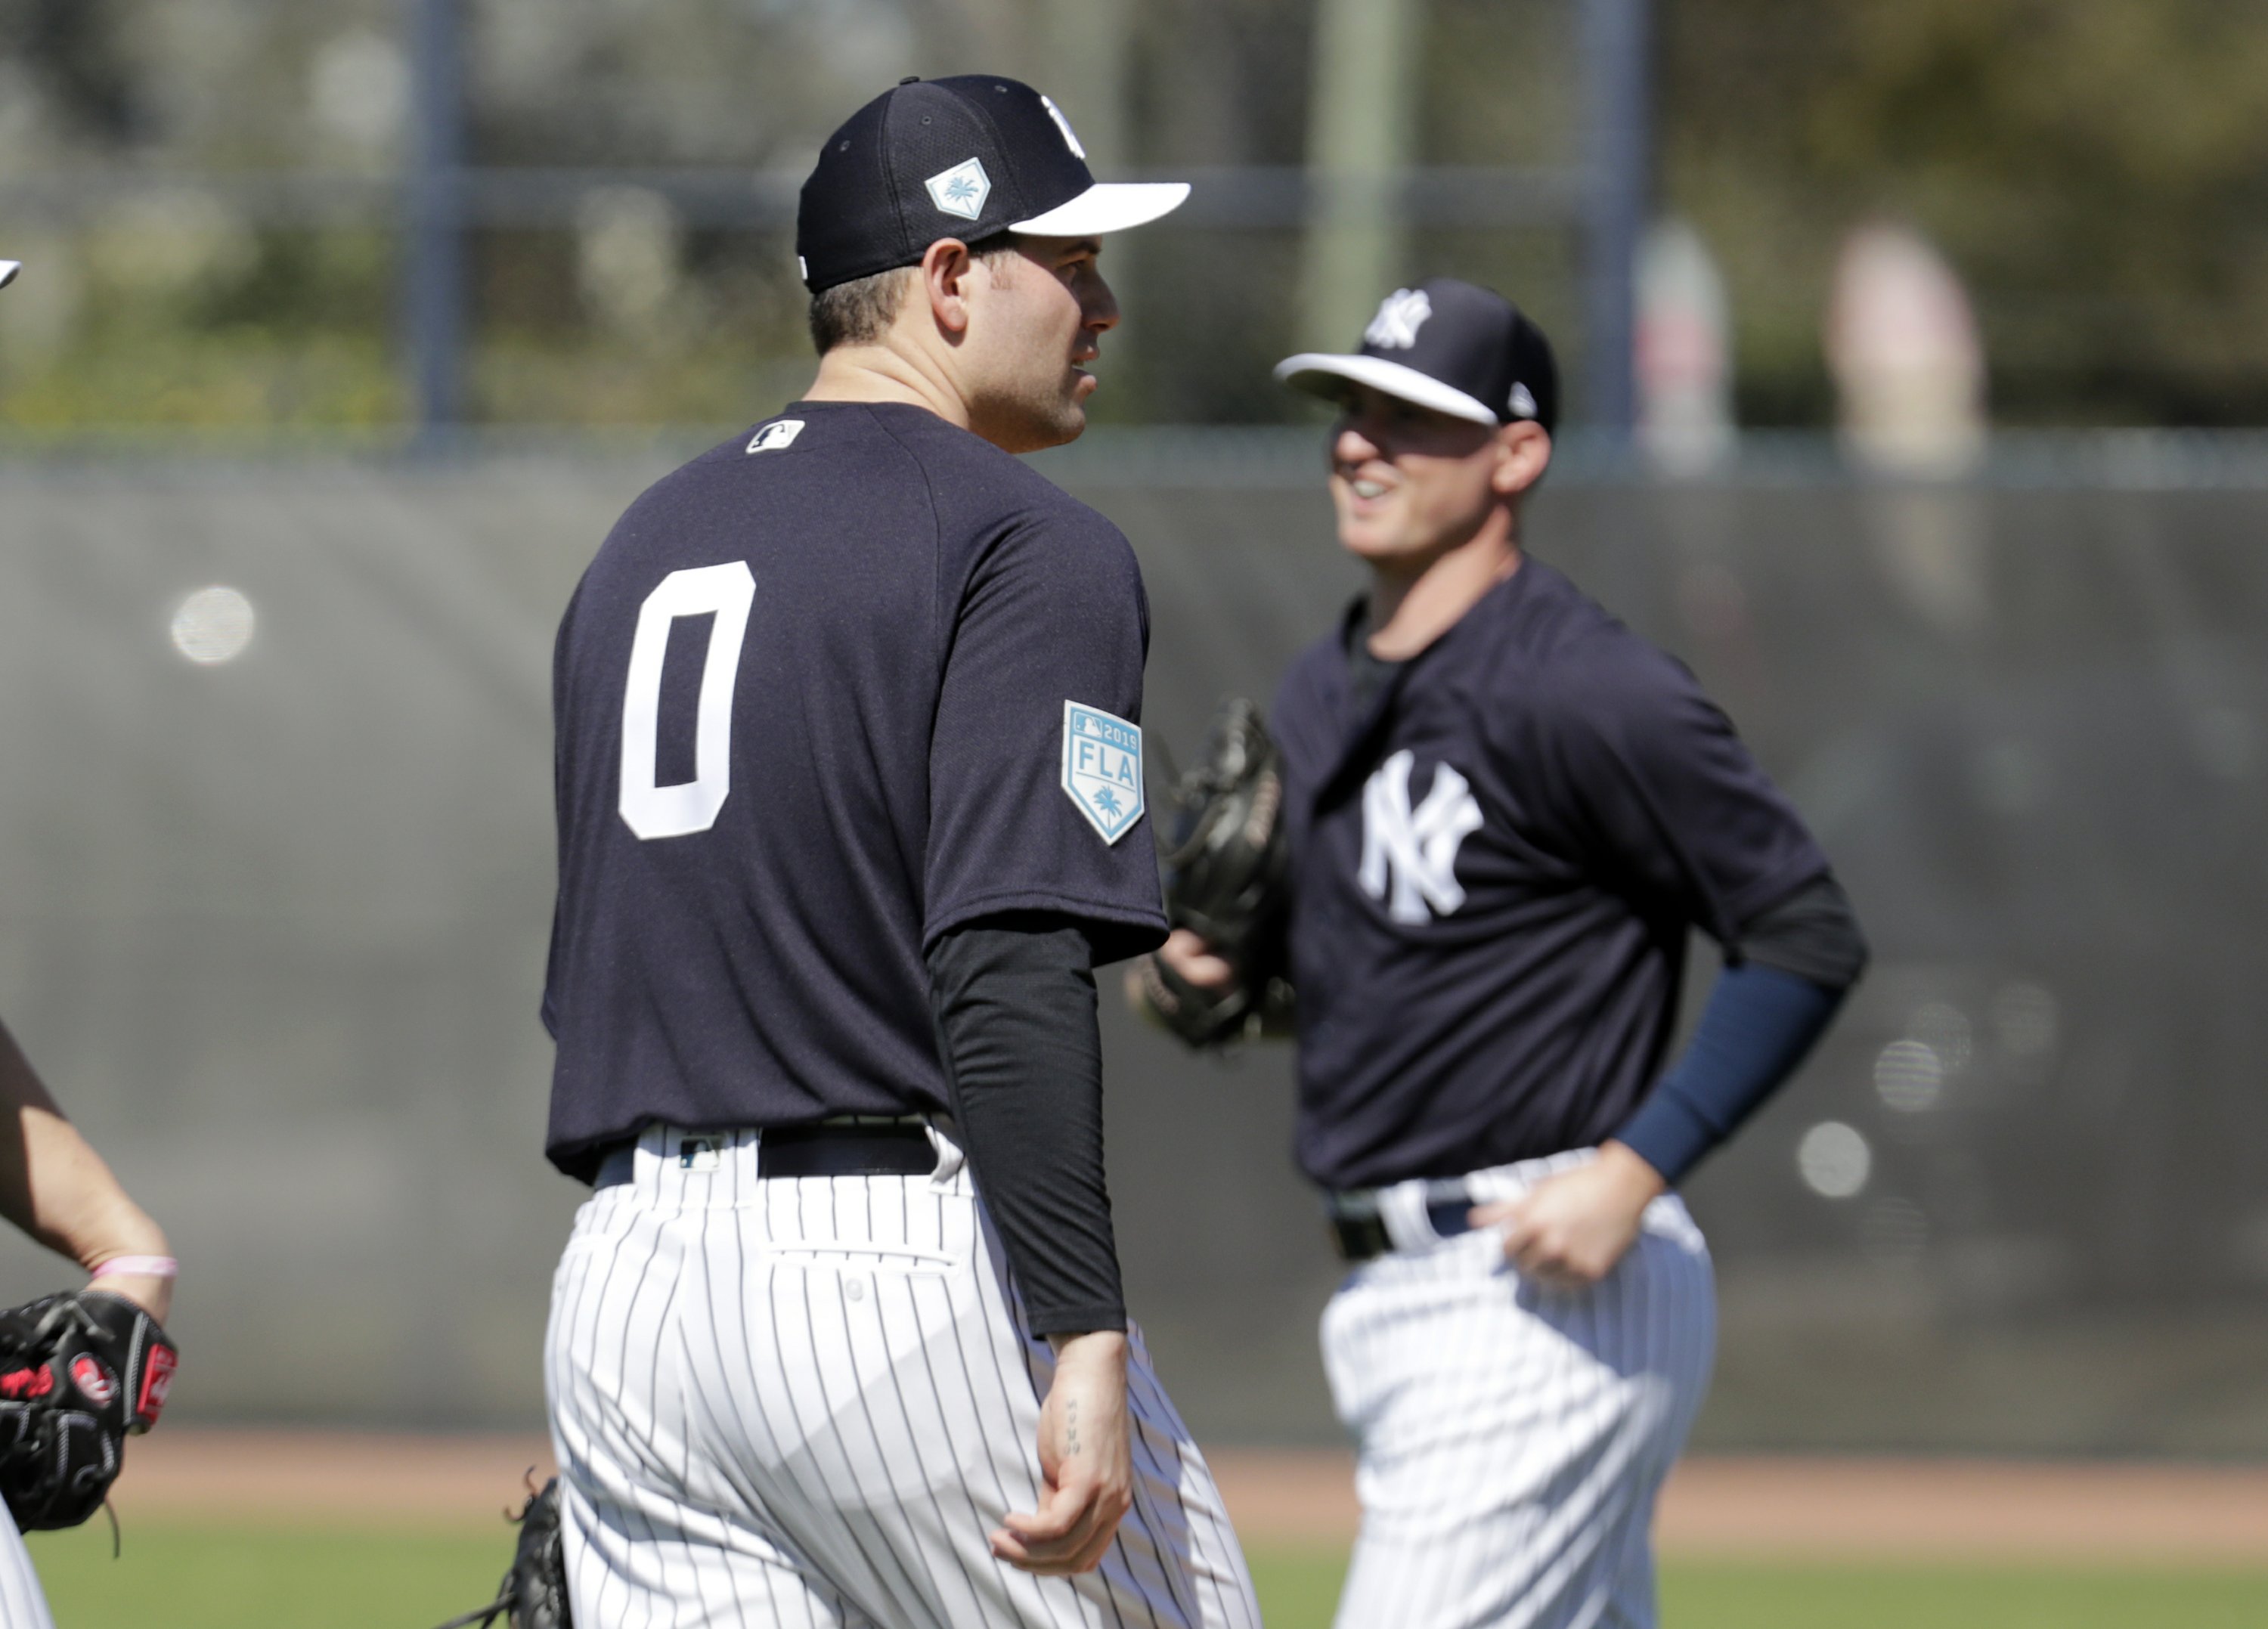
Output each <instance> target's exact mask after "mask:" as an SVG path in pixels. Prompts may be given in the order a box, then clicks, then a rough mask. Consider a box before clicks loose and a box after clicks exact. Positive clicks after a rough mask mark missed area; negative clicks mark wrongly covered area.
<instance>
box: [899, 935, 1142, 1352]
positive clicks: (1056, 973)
mask: <svg viewBox="0 0 2268 1629" xmlns="http://www.w3.org/2000/svg"><path fill="white" fill-rule="evenodd" d="M929 969H930V987H931V992H932V1005H933V1006H934V1007H935V1009H936V1013H937V1027H938V1038H939V1042H938V1043H939V1055H940V1056H941V1057H942V1058H944V1060H945V1065H946V1074H947V1075H948V1076H949V1077H950V1079H951V1082H952V1087H953V1101H954V1116H955V1117H956V1118H957V1119H958V1120H959V1121H960V1124H961V1134H962V1136H963V1137H964V1138H965V1139H967V1144H968V1162H969V1168H970V1169H971V1171H973V1172H974V1173H975V1175H976V1183H977V1187H978V1190H979V1191H980V1192H981V1193H982V1194H983V1198H984V1208H985V1209H986V1211H987V1212H989V1213H990V1215H991V1218H992V1225H993V1226H994V1227H996V1228H998V1230H999V1235H1000V1247H1001V1249H1003V1250H1004V1251H1005V1253H1006V1255H1007V1257H1008V1264H1009V1266H1010V1267H1011V1268H1012V1269H1013V1271H1014V1272H1015V1275H1016V1282H1017V1284H1018V1285H1019V1286H1021V1288H1022V1290H1023V1296H1024V1310H1025V1313H1026V1315H1027V1317H1028V1318H1029V1320H1030V1324H1031V1329H1032V1332H1033V1333H1034V1334H1035V1335H1070V1334H1079V1333H1084V1332H1086V1331H1087V1330H1123V1329H1124V1328H1125V1327H1126V1305H1125V1299H1124V1295H1123V1293H1122V1291H1121V1289H1120V1287H1119V1280H1118V1250H1117V1245H1116V1240H1115V1239H1114V1237H1113V1236H1112V1234H1111V1227H1110V1194H1109V1190H1108V1188H1107V1187H1106V1186H1105V1184H1104V1181H1103V1169H1102V1036H1101V1030H1100V1029H1099V1028H1097V1026H1096V1019H1095V999H1094V966H1093V951H1092V948H1091V947H1090V946H1089V944H1088V941H1087V939H1086V934H1084V933H1083V932H1080V931H1079V929H1078V928H1077V927H1074V926H1071V925H1069V924H1068V923H1066V922H1064V920H1063V919H1062V918H1050V917H1016V918H986V919H984V920H983V921H978V922H972V923H970V924H968V925H966V926H963V927H960V928H956V929H954V931H953V932H948V933H947V934H946V935H945V937H944V938H943V939H941V940H939V941H938V943H937V945H936V947H934V948H933V949H932V950H931V952H930V954H929Z"/></svg>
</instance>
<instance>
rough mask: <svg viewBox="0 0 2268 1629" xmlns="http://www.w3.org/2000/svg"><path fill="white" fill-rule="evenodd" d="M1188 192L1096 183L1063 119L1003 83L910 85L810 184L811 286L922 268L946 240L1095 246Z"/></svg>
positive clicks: (839, 143) (825, 154)
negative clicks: (1007, 238) (1027, 237)
mask: <svg viewBox="0 0 2268 1629" xmlns="http://www.w3.org/2000/svg"><path fill="white" fill-rule="evenodd" d="M1188 196H1189V183H1188V182H1187V181H1096V180H1095V179H1094V173H1093V172H1091V171H1090V170H1089V169H1088V168H1087V167H1086V149H1085V148H1084V147H1081V146H1080V145H1079V137H1078V136H1077V135H1075V134H1074V133H1073V132H1072V130H1071V121H1070V120H1068V119H1066V118H1064V114H1063V110H1062V109H1061V108H1059V107H1057V106H1056V105H1055V103H1054V102H1052V101H1050V100H1049V99H1048V98H1046V97H1044V96H1042V95H1041V94H1040V93H1039V92H1037V91H1035V90H1034V89H1033V88H1032V87H1031V86H1030V85H1025V84H1023V83H1022V82H1021V81H1020V80H1015V79H1010V78H1007V77H1004V76H1001V75H998V74H961V75H957V76H955V77H952V78H946V79H905V80H902V81H900V82H899V83H898V85H896V86H895V87H894V88H892V89H890V90H887V91H885V92H882V94H881V95H880V96H878V97H876V98H875V99H874V100H873V101H871V102H868V103H867V104H866V105H865V107H861V108H860V109H859V110H858V112H857V113H854V114H851V117H850V118H849V119H847V120H845V121H844V122H843V127H842V128H841V129H838V130H836V132H835V134H834V135H832V136H828V138H827V145H826V146H825V147H823V148H821V150H820V154H819V162H818V164H817V165H815V166H813V169H812V172H811V175H810V178H809V179H808V180H806V181H805V182H804V183H803V195H802V199H801V201H800V203H799V205H798V207H797V210H796V217H795V252H796V256H797V258H798V260H799V262H800V263H801V266H802V269H803V282H804V286H805V287H806V288H807V289H809V290H810V291H812V292H813V293H814V294H816V293H818V292H819V291H821V290H822V289H830V288H833V287H834V286H835V285H836V284H838V283H848V282H851V280H852V279H853V278H857V277H866V276H873V274H874V273H876V272H878V271H888V270H889V269H892V268H893V267H897V266H911V265H915V264H917V263H918V262H919V261H920V260H921V257H922V256H923V255H924V254H926V253H927V252H928V249H929V246H930V245H931V244H932V243H935V242H936V241H937V240H939V239H940V238H959V239H961V240H964V241H966V242H971V243H973V242H975V241H976V240H978V239H980V238H989V237H991V236H993V235H995V234H996V233H998V232H1027V233H1029V234H1031V235H1033V236H1035V237H1042V238H1092V237H1097V236H1100V235H1101V234H1102V233H1104V232H1123V231H1124V230H1125V229H1126V228H1127V227H1129V226H1139V225H1142V224H1143V223H1144V222H1145V221H1153V220H1155V219H1157V218H1158V217H1160V216H1161V215H1164V214H1167V213H1169V212H1170V211H1172V210H1175V209H1178V208H1180V207H1181V203H1182V200H1183V199H1184V198H1186V197H1188Z"/></svg>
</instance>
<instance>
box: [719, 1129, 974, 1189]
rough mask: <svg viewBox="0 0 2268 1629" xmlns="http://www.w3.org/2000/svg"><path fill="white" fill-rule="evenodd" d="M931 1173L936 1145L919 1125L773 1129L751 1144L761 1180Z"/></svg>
mask: <svg viewBox="0 0 2268 1629" xmlns="http://www.w3.org/2000/svg"><path fill="white" fill-rule="evenodd" d="M936 1169H937V1145H936V1144H934V1143H932V1142H931V1141H930V1139H929V1132H928V1131H926V1130H925V1129H924V1127H923V1126H922V1125H921V1124H920V1123H919V1122H918V1121H910V1120H884V1121H876V1122H874V1123H873V1124H863V1125H862V1124H856V1123H848V1124H846V1123H843V1122H841V1121H835V1122H821V1124H817V1125H775V1126H770V1127H768V1128H766V1130H765V1131H763V1132H762V1135H761V1136H760V1137H759V1138H758V1139H757V1140H756V1175H757V1176H760V1177H771V1176H928V1175H929V1174H930V1173H931V1172H932V1171H934V1170H936Z"/></svg>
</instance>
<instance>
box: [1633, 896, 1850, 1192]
mask: <svg viewBox="0 0 2268 1629" xmlns="http://www.w3.org/2000/svg"><path fill="white" fill-rule="evenodd" d="M1740 954H1741V955H1742V957H1743V958H1744V959H1743V960H1742V961H1740V962H1734V963H1733V964H1732V965H1730V966H1727V968H1726V969H1725V970H1724V971H1723V972H1722V973H1721V974H1719V976H1718V978H1717V987H1716V989H1714V990H1712V991H1710V992H1709V1005H1708V1006H1705V1007H1704V1008H1703V1009H1702V1012H1701V1022H1700V1024H1699V1026H1698V1027H1697V1028H1696V1029H1695V1030H1694V1032H1693V1040H1692V1043H1691V1044H1690V1045H1689V1046H1688V1047H1687V1048H1686V1049H1685V1055H1684V1056H1683V1058H1679V1059H1678V1060H1677V1063H1676V1065H1675V1067H1674V1068H1672V1069H1671V1070H1670V1072H1668V1074H1666V1075H1664V1076H1663V1077H1662V1078H1661V1084H1660V1085H1659V1086H1657V1087H1654V1089H1653V1095H1652V1096H1650V1097H1648V1098H1647V1099H1646V1102H1643V1103H1641V1104H1639V1105H1638V1112H1637V1113H1635V1114H1633V1115H1632V1116H1631V1117H1630V1119H1629V1120H1628V1121H1627V1122H1626V1123H1625V1124H1624V1126H1623V1129H1622V1130H1621V1131H1617V1132H1616V1134H1615V1135H1616V1140H1617V1141H1619V1142H1621V1143H1622V1144H1623V1145H1624V1146H1626V1147H1628V1148H1629V1149H1630V1150H1631V1152H1632V1153H1634V1154H1637V1155H1638V1157H1639V1158H1640V1159H1642V1160H1644V1161H1646V1163H1647V1164H1648V1165H1651V1166H1652V1167H1653V1168H1654V1169H1655V1170H1657V1171H1660V1172H1661V1175H1662V1177H1663V1179H1664V1180H1665V1181H1668V1182H1670V1183H1675V1182H1677V1181H1679V1180H1680V1179H1681V1178H1682V1177H1683V1176H1684V1175H1685V1174H1686V1173H1687V1172H1688V1171H1690V1170H1691V1169H1692V1168H1694V1166H1695V1165H1697V1164H1698V1163H1699V1162H1700V1160H1701V1156H1702V1155H1704V1154H1707V1153H1708V1152H1709V1150H1711V1149H1712V1148H1713V1147H1715V1146H1717V1145H1718V1144H1719V1143H1720V1142H1723V1141H1724V1140H1725V1139H1726V1138H1727V1137H1729V1136H1731V1135H1732V1134H1733V1131H1734V1128H1735V1127H1737V1126H1738V1125H1739V1124H1741V1122H1742V1121H1743V1120H1745V1119H1747V1118H1748V1117H1749V1116H1750V1115H1751V1114H1753V1113H1755V1112H1756V1106H1757V1105H1758V1104H1760V1103H1762V1102H1764V1099H1765V1098H1767V1097H1769V1096H1771V1095H1772V1093H1773V1092H1774V1091H1776V1090H1778V1087H1779V1084H1780V1082H1781V1081H1783V1080H1786V1079H1787V1077H1788V1076H1789V1075H1791V1074H1793V1073H1794V1072H1795V1066H1796V1065H1798V1064H1800V1063H1801V1062H1802V1061H1803V1056H1804V1054H1805V1053H1807V1052H1808V1051H1809V1050H1811V1045H1812V1043H1813V1042H1815V1041H1816V1040H1818V1039H1819V1035H1820V1032H1821V1031H1822V1030H1823V1029H1825V1028H1827V1021H1828V1020H1829V1019H1830V1018H1832V1017H1834V1016H1835V1009H1836V1008H1837V1006H1841V1005H1842V1002H1843V997H1844V993H1845V991H1848V990H1849V989H1850V987H1851V986H1852V984H1855V983H1857V982H1858V978H1859V973H1860V972H1861V971H1863V970H1864V969H1865V968H1866V965H1867V940H1866V936H1865V935H1864V934H1862V933H1861V932H1859V919H1858V917H1857V916H1856V915H1855V914H1854V913H1853V912H1852V909H1851V901H1850V898H1849V896H1847V895H1845V893H1844V892H1843V889H1842V887H1841V885H1840V884H1838V883H1837V881H1835V879H1834V878H1833V877H1832V876H1831V875H1829V876H1822V877H1817V878H1815V879H1814V880H1813V881H1810V882H1808V883H1806V884H1805V885H1804V886H1803V887H1801V888H1798V889H1797V890H1796V891H1795V892H1794V893H1793V894H1791V895H1790V896H1788V897H1787V898H1786V899H1784V900H1781V901H1780V902H1779V903H1778V904H1776V905H1774V906H1772V907H1771V909H1770V910H1766V911H1764V912H1763V913H1762V914H1761V915H1760V916H1758V917H1757V918H1756V920H1755V921H1754V922H1752V923H1750V924H1749V928H1748V930H1747V932H1743V933H1742V935H1741V942H1740Z"/></svg>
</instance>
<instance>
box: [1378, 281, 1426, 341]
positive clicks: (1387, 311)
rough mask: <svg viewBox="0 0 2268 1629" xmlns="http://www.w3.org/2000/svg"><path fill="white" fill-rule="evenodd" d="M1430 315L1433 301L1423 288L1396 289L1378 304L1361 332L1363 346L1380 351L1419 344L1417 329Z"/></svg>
mask: <svg viewBox="0 0 2268 1629" xmlns="http://www.w3.org/2000/svg"><path fill="white" fill-rule="evenodd" d="M1432 314H1433V302H1432V300H1430V299H1426V298H1425V290H1423V289H1396V290H1395V291H1394V292H1393V293H1391V294H1389V295H1388V296H1387V297H1386V298H1385V299H1382V300H1381V301H1380V302H1379V303H1378V314H1377V315H1376V316H1374V317H1373V318H1372V319H1371V320H1370V326H1369V327H1368V328H1365V329H1364V330H1363V331H1362V337H1363V343H1366V344H1370V345H1375V346H1377V347H1378V348H1379V349H1380V350H1409V349H1410V346H1412V345H1414V344H1416V343H1418V329H1419V328H1422V327H1424V326H1425V319H1426V318H1428V317H1430V316H1432Z"/></svg>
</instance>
